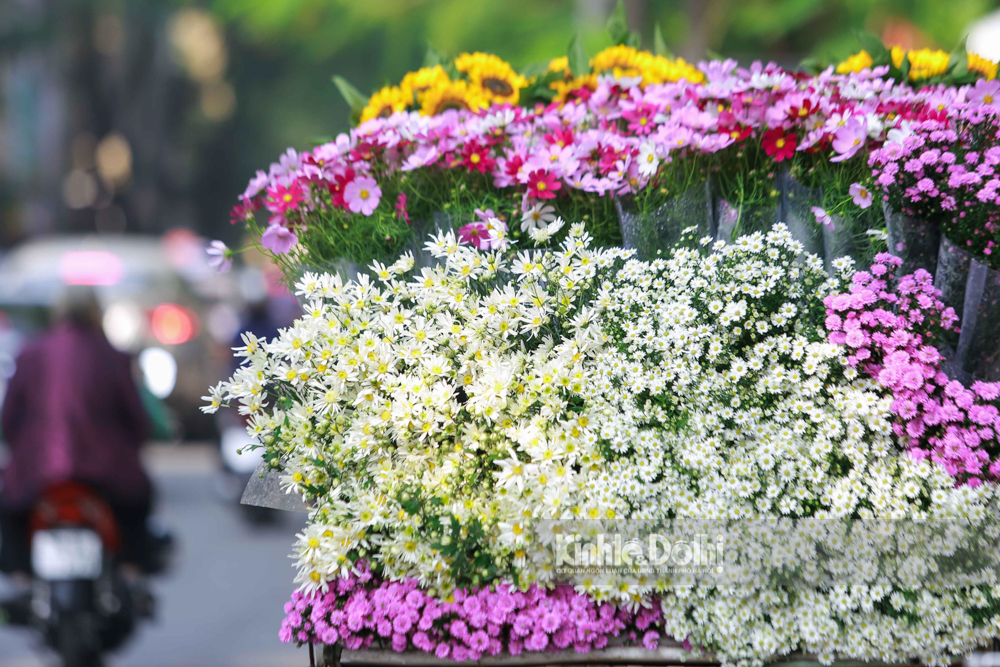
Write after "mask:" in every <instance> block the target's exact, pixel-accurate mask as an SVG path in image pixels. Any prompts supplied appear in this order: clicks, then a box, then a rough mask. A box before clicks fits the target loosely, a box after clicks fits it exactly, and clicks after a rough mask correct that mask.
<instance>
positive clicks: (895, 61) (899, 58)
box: [889, 46, 906, 69]
mask: <svg viewBox="0 0 1000 667" xmlns="http://www.w3.org/2000/svg"><path fill="white" fill-rule="evenodd" d="M889 55H890V56H892V66H893V67H895V68H896V69H899V68H900V67H902V66H903V58H905V57H906V49H904V48H903V47H902V46H894V47H892V48H891V49H890V50H889Z"/></svg>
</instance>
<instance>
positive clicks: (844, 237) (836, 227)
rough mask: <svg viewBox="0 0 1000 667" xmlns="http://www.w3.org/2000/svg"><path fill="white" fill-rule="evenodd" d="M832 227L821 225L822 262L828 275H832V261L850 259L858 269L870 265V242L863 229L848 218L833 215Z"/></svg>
mask: <svg viewBox="0 0 1000 667" xmlns="http://www.w3.org/2000/svg"><path fill="white" fill-rule="evenodd" d="M832 217H833V227H827V226H826V225H823V260H824V263H825V265H826V270H827V272H828V273H831V274H832V273H833V260H835V259H837V258H838V257H850V258H851V259H853V260H854V263H855V266H856V267H857V268H859V269H861V268H867V267H868V265H869V264H870V263H871V259H872V258H871V253H870V252H869V248H870V245H871V244H870V242H869V240H868V236H867V235H866V234H865V232H866V231H867V230H866V229H865V228H864V227H862V226H861V225H860V224H858V223H857V222H856V221H854V220H852V219H850V218H844V217H843V216H839V215H835V216H832Z"/></svg>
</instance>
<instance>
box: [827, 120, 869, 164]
mask: <svg viewBox="0 0 1000 667" xmlns="http://www.w3.org/2000/svg"><path fill="white" fill-rule="evenodd" d="M867 139H868V121H867V120H865V118H863V117H859V116H852V117H851V118H850V119H848V120H847V122H846V123H844V124H843V125H842V126H841V127H840V129H838V130H837V131H836V132H835V133H834V134H833V142H832V146H833V150H834V151H836V152H837V155H836V156H835V157H832V158H830V162H842V161H844V160H847V159H849V158H852V157H854V155H855V154H856V153H857V152H858V151H859V150H861V149H862V148H863V147H864V145H865V141H867Z"/></svg>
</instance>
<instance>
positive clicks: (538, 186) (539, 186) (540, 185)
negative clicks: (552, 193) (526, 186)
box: [535, 182, 546, 190]
mask: <svg viewBox="0 0 1000 667" xmlns="http://www.w3.org/2000/svg"><path fill="white" fill-rule="evenodd" d="M535 187H537V188H538V189H539V190H544V189H545V188H546V185H545V183H544V182H542V183H539V184H538V185H537V186H535Z"/></svg>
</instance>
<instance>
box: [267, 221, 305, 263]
mask: <svg viewBox="0 0 1000 667" xmlns="http://www.w3.org/2000/svg"><path fill="white" fill-rule="evenodd" d="M260 242H261V245H263V246H264V247H265V248H267V249H268V250H270V251H271V252H273V253H274V254H275V255H284V254H285V253H286V252H288V251H289V250H291V249H292V247H293V246H294V245H295V244H296V243H298V242H299V237H297V236H296V235H295V233H294V232H293V231H292V230H290V229H289V228H288V227H285V226H284V225H282V224H280V223H278V222H274V221H272V222H271V224H270V225H268V227H267V229H266V230H264V233H263V234H261V237H260Z"/></svg>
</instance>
